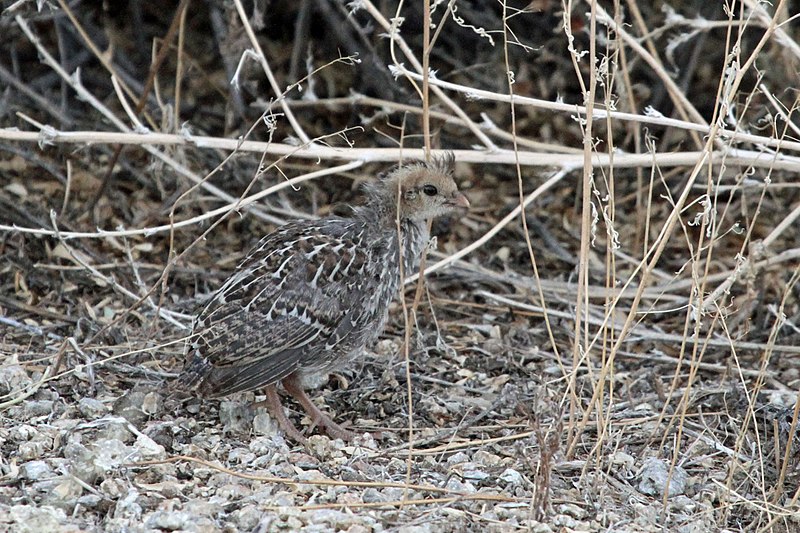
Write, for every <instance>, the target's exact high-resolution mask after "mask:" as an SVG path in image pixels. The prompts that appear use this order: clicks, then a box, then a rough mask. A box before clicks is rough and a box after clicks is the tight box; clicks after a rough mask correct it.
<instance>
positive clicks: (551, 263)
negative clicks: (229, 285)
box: [0, 0, 800, 533]
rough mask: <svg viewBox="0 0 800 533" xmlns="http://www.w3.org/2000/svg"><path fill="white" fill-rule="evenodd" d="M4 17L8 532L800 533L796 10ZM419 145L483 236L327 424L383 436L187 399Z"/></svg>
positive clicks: (393, 7)
mask: <svg viewBox="0 0 800 533" xmlns="http://www.w3.org/2000/svg"><path fill="white" fill-rule="evenodd" d="M642 4H648V5H642ZM2 6H3V11H2V14H1V15H0V30H2V32H3V35H2V37H0V419H1V420H2V423H1V424H0V530H2V531H13V532H38V531H120V532H121V531H178V530H180V531H203V532H205V531H208V532H211V531H231V532H233V531H253V532H257V531H258V532H262V531H263V532H266V531H309V532H312V531H346V532H350V533H359V532H371V531H398V532H405V533H412V532H427V531H435V532H439V531H440V532H450V531H502V532H505V531H533V532H541V533H544V532H549V531H565V532H566V531H598V532H599V531H604V532H605V531H613V532H649V531H675V532H681V533H699V532H708V531H747V532H750V531H777V532H793V531H800V504H798V500H799V499H800V455H798V444H800V437H798V429H797V422H798V419H800V416H798V415H799V414H800V402H798V389H799V388H800V285H799V284H798V281H800V222H798V218H800V180H798V178H797V176H798V175H800V141H798V138H800V120H798V111H797V107H798V105H800V97H798V94H799V93H798V90H797V88H798V72H800V44H798V43H800V24H797V15H796V13H797V12H798V6H797V4H796V3H793V2H781V1H778V2H774V5H767V4H758V3H756V2H755V1H751V0H744V1H743V2H739V3H736V4H735V5H732V9H733V11H730V12H729V11H726V10H724V9H723V7H722V5H716V3H714V2H692V1H681V2H675V3H672V4H665V3H662V2H652V3H637V2H621V3H619V2H614V3H612V2H601V3H599V4H598V5H596V6H595V7H592V5H591V4H586V3H575V4H571V10H570V11H569V12H568V13H566V14H565V6H564V5H562V4H561V3H558V2H552V1H548V0H534V1H532V2H530V1H519V2H516V1H511V0H507V1H506V2H505V3H502V2H500V3H496V2H478V1H466V0H456V1H454V2H438V3H435V5H434V6H433V9H432V12H431V13H426V11H425V9H423V3H422V2H413V3H411V2H406V3H404V4H402V5H401V6H399V7H398V4H397V2H396V1H394V0H387V1H381V2H375V3H373V2H370V1H363V0H362V1H358V2H352V3H344V2H340V1H338V0H321V1H318V2H314V1H311V0H304V1H299V2H290V1H285V0H284V1H278V0H274V1H269V0H256V1H255V2H244V1H240V0H231V1H225V2H214V1H210V0H209V1H205V2H201V1H199V0H194V1H191V0H189V1H186V0H184V1H182V2H174V3H170V5H169V6H165V5H162V4H161V3H155V2H152V3H151V2H136V1H130V2H107V3H96V2H86V1H80V0H73V1H70V2H67V1H66V0H53V1H52V2H41V3H40V2H30V1H20V2H11V1H8V2H4V3H3V4H2ZM793 15H794V17H793ZM792 17H793V18H792ZM426 21H427V23H426ZM426 25H427V26H428V27H429V29H430V31H429V32H426V31H424V29H425V27H426ZM426 43H429V44H428V45H426ZM426 51H428V53H426ZM425 66H429V67H430V69H432V70H431V74H430V76H422V75H421V73H423V72H425V70H424V67H425ZM509 73H510V74H509ZM232 80H234V82H232ZM512 92H513V95H514V96H513V99H512V98H511V97H510V94H512ZM587 106H588V107H589V109H588V110H587ZM592 111H593V112H592ZM426 137H427V139H428V140H429V147H430V148H432V149H433V150H452V151H453V152H454V153H455V155H456V160H457V167H456V175H457V181H458V184H459V187H460V188H461V190H463V191H464V192H465V193H466V194H467V195H468V197H469V199H470V202H471V204H472V208H471V209H470V212H469V213H468V214H467V215H466V216H465V217H463V218H449V219H444V220H439V221H436V222H435V223H434V225H433V228H432V230H433V234H434V235H435V240H434V242H433V244H432V246H431V248H432V250H431V252H430V253H429V254H428V257H427V261H426V263H425V267H426V268H427V271H426V274H425V276H424V283H423V284H418V283H417V281H416V279H415V278H411V279H409V280H408V282H407V283H406V285H405V288H404V290H403V294H402V295H401V296H402V298H404V302H405V305H401V301H400V298H398V299H397V300H396V301H395V303H394V304H393V307H392V310H391V314H390V319H389V324H388V326H387V328H386V331H385V332H384V333H383V334H382V335H381V338H380V340H379V342H378V343H377V344H376V345H375V346H372V347H370V348H369V349H368V350H367V352H366V353H365V354H364V356H363V358H362V359H360V360H358V361H357V362H356V363H355V364H353V365H351V366H348V367H346V368H341V369H340V370H338V371H336V372H334V373H332V374H331V375H330V376H329V378H328V380H327V381H325V382H324V383H321V384H320V386H319V388H318V389H316V390H315V391H314V397H315V398H316V399H317V400H318V402H319V405H320V406H321V407H322V408H323V409H324V410H325V411H327V412H328V413H330V414H331V415H332V416H333V417H334V418H335V419H336V420H337V421H339V422H342V423H344V424H345V425H347V426H348V427H349V428H350V429H352V430H354V431H355V432H357V433H358V434H359V435H360V436H359V437H358V438H357V439H356V440H355V441H353V442H343V441H341V440H331V439H329V438H328V437H327V436H325V435H324V434H322V433H321V432H320V431H318V430H317V429H316V428H311V427H310V420H309V419H308V418H307V417H305V416H304V415H303V411H302V409H300V407H299V405H297V404H295V403H292V402H291V401H287V402H286V404H287V407H288V414H289V416H290V418H292V420H293V421H294V422H295V424H297V425H298V427H300V428H301V429H302V430H304V431H305V432H306V434H307V435H309V438H308V444H307V445H306V446H302V445H298V444H296V443H294V442H292V441H290V440H288V439H286V438H284V436H283V435H282V433H281V431H280V430H279V429H278V428H277V425H276V424H275V422H274V421H273V420H272V419H271V418H270V417H269V415H268V413H267V412H266V411H265V410H264V409H261V408H255V407H253V404H254V401H256V400H260V399H263V396H262V395H259V394H254V393H247V394H240V395H237V396H232V397H230V398H224V399H221V400H208V399H203V398H197V397H192V396H190V395H187V394H185V393H183V392H181V391H179V390H177V389H176V388H175V386H174V382H175V378H176V376H177V375H178V374H179V373H180V371H181V369H182V367H183V363H184V356H183V354H184V346H185V344H186V342H187V337H188V335H189V333H190V329H189V327H190V325H191V320H192V315H193V313H194V312H195V311H196V309H197V307H198V306H199V305H201V304H202V303H203V302H204V301H205V300H206V299H207V298H208V297H209V296H210V295H211V294H212V293H213V291H214V290H215V289H217V288H218V287H220V286H221V285H222V283H223V282H224V281H225V279H226V278H227V276H228V275H230V273H231V272H232V271H233V269H234V268H235V267H236V265H237V263H238V262H239V261H240V260H241V259H242V258H243V257H244V255H245V254H246V252H247V250H248V249H249V247H250V246H252V245H253V244H255V243H256V242H257V241H258V240H259V238H260V237H262V236H263V235H265V234H267V233H269V232H270V231H272V230H274V229H275V228H276V227H277V226H279V225H280V224H282V223H284V222H286V221H288V220H292V219H297V218H306V217H318V216H324V215H326V214H329V213H332V212H339V210H342V209H345V208H346V206H347V205H352V204H357V203H358V202H359V201H360V200H361V194H360V186H361V184H363V183H365V182H368V181H369V180H372V179H374V178H375V176H376V175H377V174H378V173H379V172H381V171H383V170H385V169H387V168H388V167H390V166H391V165H392V164H395V163H397V162H398V161H399V160H400V159H401V158H414V157H424V153H423V151H422V150H421V149H422V148H425V147H426V145H428V143H426Z"/></svg>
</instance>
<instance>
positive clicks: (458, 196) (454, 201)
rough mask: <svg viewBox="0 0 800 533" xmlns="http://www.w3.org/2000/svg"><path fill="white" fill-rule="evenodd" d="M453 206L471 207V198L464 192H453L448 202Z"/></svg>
mask: <svg viewBox="0 0 800 533" xmlns="http://www.w3.org/2000/svg"><path fill="white" fill-rule="evenodd" d="M448 203H449V204H450V205H452V206H453V207H458V208H460V209H469V200H467V197H466V196H464V193H462V192H458V191H456V192H455V193H453V197H452V198H451V199H450V201H449V202H448Z"/></svg>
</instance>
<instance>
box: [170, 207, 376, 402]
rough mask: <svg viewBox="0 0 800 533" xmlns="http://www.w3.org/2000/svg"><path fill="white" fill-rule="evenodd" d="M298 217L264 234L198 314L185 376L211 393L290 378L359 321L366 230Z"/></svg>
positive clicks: (370, 281)
mask: <svg viewBox="0 0 800 533" xmlns="http://www.w3.org/2000/svg"><path fill="white" fill-rule="evenodd" d="M338 222H339V224H338V225H336V224H331V223H330V222H328V225H327V226H325V225H323V226H310V225H308V223H305V225H304V224H303V223H298V224H295V225H289V226H288V227H284V228H282V229H281V230H279V231H278V232H276V233H274V234H272V235H270V236H268V237H267V238H265V239H263V240H262V241H261V242H260V243H259V244H258V245H257V246H256V247H255V248H254V249H253V250H252V251H251V252H250V253H249V254H248V256H247V257H246V258H245V260H244V261H243V262H242V264H240V265H239V267H238V268H237V270H236V272H235V273H234V275H233V276H231V278H230V279H229V280H228V281H227V282H226V283H225V284H224V285H223V286H222V287H221V288H220V289H219V291H217V293H215V295H214V296H213V298H212V299H211V300H210V301H209V302H208V303H207V304H206V306H205V307H204V309H203V310H202V311H201V312H200V314H199V315H198V318H197V321H196V323H195V327H194V334H195V338H194V341H193V343H192V347H191V351H192V360H191V361H190V362H189V364H188V366H187V369H186V371H185V373H184V374H185V377H184V382H185V383H186V384H187V385H189V386H196V387H198V388H199V389H200V390H201V391H202V392H204V393H205V394H207V395H215V396H222V395H226V394H231V393H233V392H239V391H244V390H253V389H257V388H260V387H263V386H266V385H269V384H272V383H275V382H277V381H280V380H281V379H283V378H285V377H287V376H288V375H289V374H291V373H292V372H293V371H295V370H297V369H298V368H299V367H300V366H302V365H304V364H307V363H309V362H312V361H313V360H314V358H317V357H321V358H324V357H325V355H326V354H324V353H314V352H316V351H323V350H324V348H328V347H330V346H331V341H334V343H335V342H338V340H337V339H341V338H344V336H346V335H347V334H348V333H349V332H350V331H351V330H352V329H353V327H354V326H355V324H358V323H360V320H359V316H360V313H361V311H360V308H359V307H358V306H359V303H360V301H361V300H362V299H363V298H364V295H365V294H368V293H369V291H370V290H372V289H373V286H374V284H375V282H376V280H377V278H374V277H370V276H364V275H363V273H364V267H365V265H366V263H367V261H368V258H367V253H366V252H364V251H363V250H362V249H361V246H360V245H359V241H358V239H359V237H360V234H359V233H358V232H354V231H352V230H351V231H347V229H348V227H347V226H346V224H349V222H345V221H344V220H341V219H340V220H338Z"/></svg>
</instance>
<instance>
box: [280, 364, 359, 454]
mask: <svg viewBox="0 0 800 533" xmlns="http://www.w3.org/2000/svg"><path fill="white" fill-rule="evenodd" d="M281 383H283V388H284V389H286V392H288V393H289V394H291V395H292V397H294V399H295V400H297V401H298V403H300V405H302V406H303V409H305V410H306V413H308V416H310V417H311V422H312V424H314V425H318V426H322V427H324V428H325V431H326V432H327V433H328V435H330V436H331V437H333V438H334V439H342V440H346V441H347V440H353V438H354V437H355V434H354V433H353V432H352V431H347V430H346V429H344V428H343V427H342V426H340V425H339V424H337V423H336V422H334V421H333V420H331V418H330V417H329V416H328V415H326V414H325V413H323V412H322V411H320V409H319V407H317V406H316V405H315V404H314V402H313V401H312V400H311V398H310V397H309V396H308V394H306V391H304V390H303V387H302V385H301V384H300V380H299V379H298V378H297V375H296V374H291V375H289V377H287V378H285V379H284V380H283V381H282V382H281Z"/></svg>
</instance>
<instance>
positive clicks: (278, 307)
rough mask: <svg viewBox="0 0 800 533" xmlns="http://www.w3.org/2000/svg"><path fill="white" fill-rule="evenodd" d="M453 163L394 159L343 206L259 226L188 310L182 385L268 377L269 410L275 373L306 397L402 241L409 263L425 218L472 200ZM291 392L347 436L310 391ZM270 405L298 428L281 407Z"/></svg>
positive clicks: (205, 390)
mask: <svg viewBox="0 0 800 533" xmlns="http://www.w3.org/2000/svg"><path fill="white" fill-rule="evenodd" d="M452 170H453V159H452V156H446V157H444V158H440V159H435V160H434V161H432V162H431V163H421V162H415V163H411V164H406V165H403V166H400V167H397V168H395V169H393V170H392V171H390V172H389V173H387V174H386V175H385V176H384V177H382V178H381V179H379V180H377V181H376V182H374V183H372V184H370V185H369V186H368V187H367V196H368V198H367V201H366V203H365V205H364V206H362V207H357V208H354V210H353V215H352V216H350V217H347V218H343V217H338V216H330V217H326V218H322V219H319V220H314V221H308V220H302V221H296V222H291V223H288V224H286V225H285V226H282V227H281V228H279V229H278V230H277V231H275V232H274V233H272V234H270V235H267V236H266V237H264V238H263V239H262V240H261V241H260V242H259V243H258V245H256V246H255V247H254V248H253V249H252V250H251V251H250V252H249V253H248V254H247V257H246V258H245V259H244V261H242V263H241V264H240V265H239V266H238V267H237V269H236V272H235V273H234V274H233V275H232V276H231V277H230V278H229V279H228V280H227V281H226V282H225V284H224V285H223V286H222V287H220V289H219V290H218V291H217V292H216V293H215V294H214V295H213V296H212V297H211V299H210V300H209V301H208V303H206V305H205V306H204V307H203V308H202V310H201V311H200V313H199V315H198V316H197V318H196V320H195V323H194V327H193V336H192V341H191V343H190V345H189V353H188V356H189V358H188V361H187V365H186V368H185V370H184V372H183V374H182V376H181V381H182V383H183V384H184V386H186V387H188V388H189V389H192V390H196V391H197V392H199V393H200V394H201V395H203V396H209V397H218V396H225V395H228V394H232V393H235V392H242V391H250V390H255V389H260V388H264V387H267V393H268V407H270V411H271V412H272V411H274V409H276V406H275V405H274V404H275V403H277V404H278V406H277V408H278V409H279V406H280V401H279V400H278V399H277V393H276V392H275V388H274V387H275V385H276V384H277V383H279V382H283V385H284V388H286V390H287V391H288V392H290V394H292V395H293V396H295V397H297V394H300V395H302V396H305V393H303V392H302V388H303V387H304V386H305V384H306V382H307V381H308V380H309V378H314V377H316V376H319V375H321V374H324V373H326V372H328V371H330V370H332V369H333V368H335V367H336V366H338V365H341V364H343V363H344V362H346V361H348V360H350V359H352V358H353V357H355V356H357V355H358V354H359V353H360V352H362V351H363V349H364V347H365V345H367V344H369V343H371V342H373V341H374V340H375V339H376V338H377V336H378V335H379V334H380V332H381V331H382V330H383V327H384V325H385V322H386V318H387V312H388V308H389V304H390V303H391V301H392V298H393V297H394V296H395V294H396V293H397V291H398V288H399V284H400V261H399V252H400V248H401V247H402V250H403V261H402V263H403V269H404V272H406V273H409V274H410V273H411V272H413V271H414V270H415V269H416V268H417V265H418V261H419V258H420V255H421V253H422V252H423V250H424V248H425V246H426V245H427V242H428V240H429V236H428V230H427V223H426V220H427V219H428V218H433V217H436V216H439V215H443V214H446V213H449V212H451V211H454V210H457V209H459V208H466V207H467V206H468V205H469V203H468V202H467V200H466V197H464V195H463V194H461V193H460V192H458V190H457V187H456V184H455V182H454V181H453V177H452ZM398 191H399V194H400V202H399V207H398ZM434 191H435V194H432V193H433V192H434ZM398 209H399V220H400V236H401V243H402V245H401V247H400V246H398V228H397V220H398ZM270 388H271V389H270ZM295 393H297V394H295ZM298 400H299V401H300V403H301V404H303V406H304V407H305V408H306V410H309V414H312V418H317V420H315V422H317V423H320V424H321V425H324V426H326V428H327V429H328V430H329V433H334V434H337V436H344V434H345V433H346V432H344V430H342V429H341V428H339V427H338V426H337V425H336V424H334V423H333V422H332V421H331V420H330V419H327V417H324V415H322V414H321V412H319V411H318V410H317V409H316V408H315V407H313V404H311V405H310V406H309V405H306V402H308V403H310V400H308V398H307V396H305V397H304V398H300V397H298ZM269 403H272V404H273V405H269ZM273 416H275V417H276V418H278V421H279V422H280V423H281V425H282V426H283V428H284V430H285V431H286V432H287V433H290V434H291V435H292V436H293V437H294V438H298V439H301V438H302V437H300V435H299V432H297V431H296V429H294V426H291V428H289V427H287V424H289V425H291V422H288V419H286V417H285V415H284V414H283V412H282V410H281V411H280V412H279V413H277V412H273ZM320 417H322V418H320ZM331 430H333V431H331Z"/></svg>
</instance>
